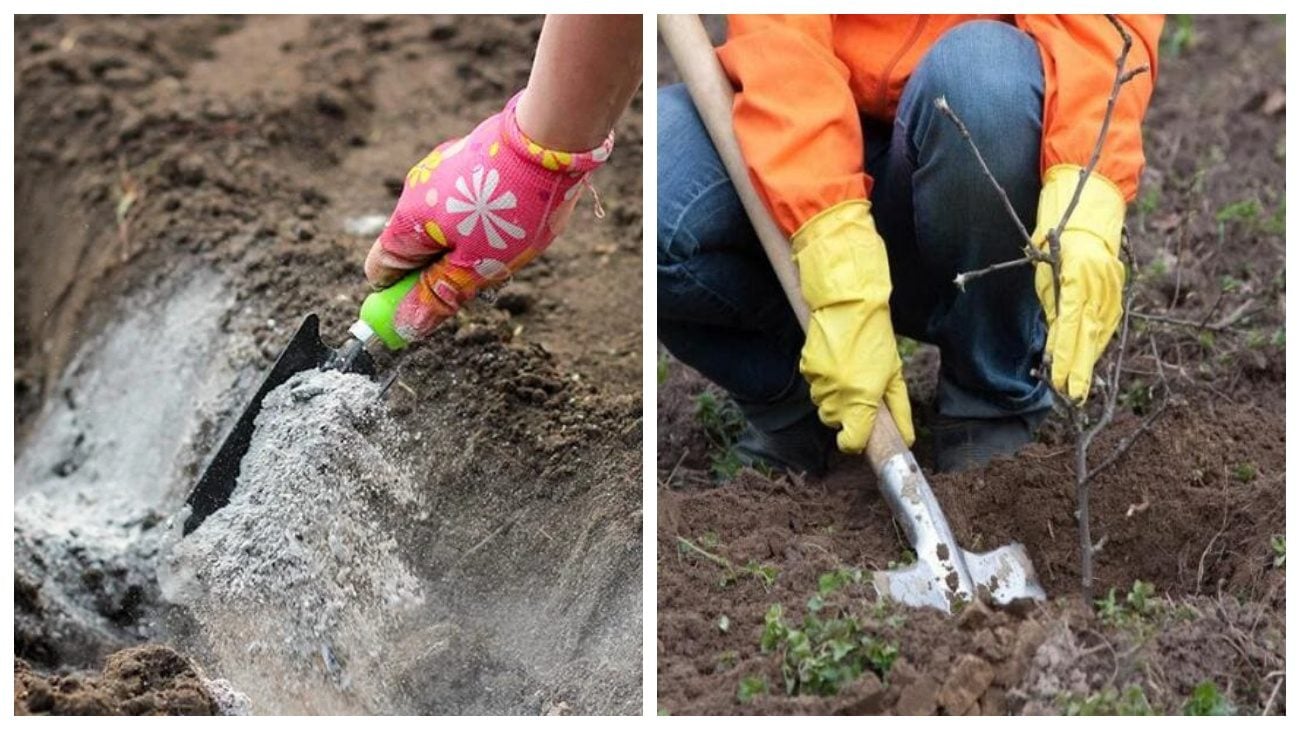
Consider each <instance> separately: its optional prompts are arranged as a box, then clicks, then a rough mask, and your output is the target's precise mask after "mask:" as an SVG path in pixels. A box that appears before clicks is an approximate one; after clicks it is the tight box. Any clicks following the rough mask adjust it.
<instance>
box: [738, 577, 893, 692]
mask: <svg viewBox="0 0 1300 730" xmlns="http://www.w3.org/2000/svg"><path fill="white" fill-rule="evenodd" d="M863 580H864V574H863V572H862V571H861V570H858V569H854V568H841V569H839V570H835V571H832V572H830V573H824V574H823V575H821V576H820V577H819V578H818V580H817V593H815V594H814V595H813V596H812V597H811V598H809V599H808V605H807V611H806V612H805V613H804V617H803V621H802V622H801V623H798V624H791V623H788V622H787V621H786V619H785V611H784V609H783V608H782V607H781V604H779V603H774V604H772V606H771V607H770V608H769V609H768V611H767V615H766V616H765V617H764V621H763V636H762V638H761V640H760V643H759V647H760V648H761V649H762V651H763V653H764V654H770V653H773V652H778V651H779V652H781V676H782V678H783V679H784V680H785V691H786V694H789V695H798V694H815V695H823V696H824V695H833V694H835V693H837V692H839V689H840V687H841V686H842V685H843V684H844V683H846V682H851V681H853V680H855V679H857V678H858V677H860V676H862V674H863V673H864V672H868V671H870V672H873V673H875V674H876V675H878V676H881V677H884V676H885V675H887V674H888V673H889V670H890V669H891V668H892V667H893V665H894V662H895V661H896V660H897V659H898V647H897V646H895V645H893V644H892V643H889V642H887V641H885V640H883V639H881V638H879V637H876V636H874V635H873V634H872V633H871V632H869V631H868V630H866V629H865V628H864V627H863V626H862V624H861V622H860V621H859V619H858V618H857V617H856V616H854V615H853V614H852V612H851V611H850V610H849V609H848V607H847V606H845V605H843V604H841V603H840V602H839V601H838V600H837V599H838V598H839V597H840V593H841V592H842V591H843V589H845V588H847V587H849V586H854V585H861V584H862V583H863Z"/></svg>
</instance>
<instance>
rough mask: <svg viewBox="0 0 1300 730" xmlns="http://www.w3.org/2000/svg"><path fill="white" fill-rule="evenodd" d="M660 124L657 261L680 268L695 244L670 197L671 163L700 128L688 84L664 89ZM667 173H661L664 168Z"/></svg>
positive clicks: (659, 101)
mask: <svg viewBox="0 0 1300 730" xmlns="http://www.w3.org/2000/svg"><path fill="white" fill-rule="evenodd" d="M658 107H659V112H658V121H659V165H660V168H661V169H660V171H659V175H658V179H657V181H656V182H657V184H658V185H659V195H658V196H657V201H658V202H657V208H658V227H657V230H656V232H655V233H656V239H657V258H658V263H659V265H660V266H671V265H673V264H680V263H682V262H683V261H686V260H687V259H689V258H690V257H691V256H692V255H693V254H694V253H695V248H696V246H695V243H694V241H693V240H692V239H691V237H690V236H686V235H682V232H681V230H680V220H679V217H680V216H678V215H677V213H678V212H679V211H678V210H676V206H677V201H676V200H675V198H674V197H673V195H672V194H671V193H672V192H673V191H672V190H671V188H672V187H673V186H674V184H675V183H676V180H675V179H674V178H673V176H672V175H671V174H670V173H671V171H672V170H673V169H675V167H676V165H675V163H674V161H673V159H672V157H673V152H674V151H675V150H678V149H680V145H676V144H673V140H677V141H679V142H680V140H681V137H682V135H683V134H689V133H691V132H693V131H694V130H693V128H694V127H695V126H697V125H698V122H697V121H696V117H697V114H696V112H695V105H694V103H693V102H692V101H691V97H690V94H689V93H688V92H687V90H686V85H685V84H673V85H672V86H663V87H660V88H659V92H658ZM665 167H666V168H667V169H662V168H665Z"/></svg>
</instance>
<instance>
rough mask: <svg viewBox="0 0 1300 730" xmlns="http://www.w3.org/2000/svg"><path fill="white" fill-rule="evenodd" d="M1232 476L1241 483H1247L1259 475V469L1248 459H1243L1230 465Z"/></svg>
mask: <svg viewBox="0 0 1300 730" xmlns="http://www.w3.org/2000/svg"><path fill="white" fill-rule="evenodd" d="M1232 476H1233V478H1235V479H1236V480H1237V481H1239V482H1241V483H1242V484H1249V483H1251V482H1253V481H1255V477H1257V476H1259V470H1258V469H1256V468H1255V465H1254V464H1252V463H1250V462H1249V461H1243V462H1241V463H1240V464H1238V465H1236V466H1234V467H1232Z"/></svg>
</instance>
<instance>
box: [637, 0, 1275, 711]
mask: <svg viewBox="0 0 1300 730" xmlns="http://www.w3.org/2000/svg"><path fill="white" fill-rule="evenodd" d="M1193 28H1194V33H1195V35H1194V41H1193V43H1192V44H1190V45H1188V46H1186V47H1183V48H1181V49H1180V52H1179V53H1177V54H1172V53H1171V54H1166V56H1165V58H1164V59H1163V60H1162V63H1161V66H1160V77H1159V81H1158V84H1157V93H1156V97H1155V99H1154V101H1153V106H1152V109H1151V112H1150V114H1149V117H1148V123H1147V126H1146V149H1147V156H1148V170H1147V175H1146V179H1145V185H1144V191H1145V192H1144V195H1145V196H1147V197H1145V198H1143V199H1142V201H1143V202H1139V204H1137V205H1135V206H1134V209H1133V211H1132V212H1131V214H1130V221H1129V225H1130V230H1131V233H1132V245H1133V248H1134V253H1135V256H1136V258H1137V262H1138V271H1139V275H1138V280H1137V281H1138V287H1139V288H1138V297H1137V305H1136V308H1137V309H1139V310H1140V311H1144V312H1150V313H1153V314H1159V315H1161V316H1165V317H1171V318H1175V319H1179V320H1186V321H1189V322H1191V323H1193V325H1195V323H1199V322H1207V323H1210V324H1216V325H1223V326H1222V327H1219V328H1216V329H1215V331H1213V332H1207V331H1205V330H1201V329H1198V328H1197V327H1195V326H1186V325H1171V324H1158V323H1153V322H1147V321H1138V320H1135V324H1134V333H1135V336H1134V338H1133V341H1134V342H1135V343H1137V344H1135V346H1134V347H1133V348H1132V349H1131V351H1130V354H1129V357H1128V361H1127V364H1126V366H1125V371H1124V375H1123V379H1122V381H1121V382H1122V383H1123V384H1124V389H1123V392H1124V393H1125V397H1124V398H1123V399H1122V400H1121V406H1120V412H1119V414H1118V416H1117V418H1116V420H1115V422H1114V423H1113V424H1112V425H1111V426H1110V427H1109V428H1108V429H1107V431H1106V432H1105V433H1104V434H1103V435H1102V436H1101V437H1099V439H1098V441H1097V443H1096V444H1095V445H1094V446H1093V448H1092V452H1091V453H1092V458H1091V462H1092V463H1093V464H1097V463H1099V462H1100V461H1101V460H1102V459H1104V458H1105V457H1106V455H1108V454H1110V453H1111V452H1112V450H1113V449H1114V448H1115V445H1116V443H1117V442H1118V441H1119V440H1120V439H1123V438H1124V437H1126V436H1128V435H1129V434H1131V433H1133V432H1134V430H1135V429H1136V428H1137V427H1138V425H1139V424H1140V423H1141V422H1142V419H1143V418H1144V417H1145V416H1146V415H1147V414H1149V413H1151V412H1152V411H1154V410H1156V409H1157V408H1158V407H1159V405H1160V403H1161V402H1163V399H1164V398H1165V397H1166V396H1165V391H1164V386H1163V385H1162V381H1161V379H1160V377H1159V374H1160V373H1161V372H1163V373H1164V375H1165V377H1164V381H1163V382H1164V383H1165V384H1167V385H1168V388H1169V395H1168V403H1169V405H1168V406H1167V408H1166V409H1165V410H1164V411H1163V413H1162V415H1161V416H1160V417H1159V418H1158V420H1156V421H1155V424H1154V426H1153V427H1152V428H1151V430H1150V432H1149V433H1146V434H1144V435H1142V436H1140V437H1138V439H1137V440H1136V442H1135V445H1134V446H1133V447H1132V449H1131V450H1130V451H1128V452H1127V453H1126V454H1125V455H1124V456H1122V457H1121V458H1120V459H1119V460H1118V461H1117V462H1116V463H1115V464H1114V465H1113V466H1111V467H1110V468H1109V469H1108V470H1106V471H1105V472H1103V473H1102V474H1100V475H1099V476H1098V478H1097V481H1096V483H1095V484H1094V486H1093V488H1092V518H1091V525H1092V531H1093V539H1094V541H1104V542H1102V548H1101V551H1100V552H1099V553H1098V555H1097V558H1096V571H1097V587H1098V594H1099V595H1101V596H1105V595H1106V594H1107V592H1108V591H1110V590H1111V589H1112V588H1113V589H1115V591H1116V594H1117V597H1118V600H1119V602H1120V603H1121V604H1123V602H1124V597H1125V595H1126V594H1127V592H1128V591H1129V590H1130V588H1132V586H1133V584H1134V582H1135V581H1139V580H1140V581H1144V582H1146V583H1149V584H1151V585H1152V586H1154V589H1155V593H1156V596H1157V599H1156V603H1157V604H1158V606H1159V608H1157V609H1155V610H1153V611H1152V612H1151V613H1150V614H1149V615H1146V616H1145V617H1144V618H1143V619H1142V620H1141V621H1137V622H1131V623H1123V622H1114V621H1112V622H1104V621H1102V620H1101V619H1099V618H1098V616H1097V615H1095V613H1094V611H1093V610H1092V608H1093V607H1091V606H1086V605H1084V603H1083V602H1082V601H1081V600H1079V598H1078V586H1079V582H1080V572H1079V571H1080V566H1079V553H1078V544H1077V540H1078V538H1077V533H1076V528H1075V519H1074V514H1073V513H1074V508H1075V503H1074V487H1073V472H1074V453H1073V446H1072V443H1073V441H1072V436H1070V435H1069V434H1068V430H1067V429H1065V428H1064V426H1063V424H1061V423H1051V424H1049V427H1048V428H1047V429H1045V430H1044V432H1043V434H1042V435H1041V436H1040V443H1037V444H1035V445H1033V446H1032V447H1030V448H1028V449H1026V450H1025V451H1024V452H1022V453H1021V454H1019V455H1017V457H1015V458H1014V459H1005V460H999V461H996V462H994V463H993V464H990V465H989V466H988V467H986V468H983V469H977V470H972V471H969V472H966V473H962V474H956V475H939V476H932V477H931V484H932V486H933V487H934V489H935V491H936V493H937V495H938V497H939V499H940V502H941V503H942V504H943V505H944V508H945V512H946V514H947V516H948V518H949V520H950V522H951V523H952V525H953V528H954V530H955V532H956V533H957V537H958V538H959V540H960V541H961V543H962V545H963V546H964V547H966V548H967V549H974V550H985V549H990V548H994V547H997V546H999V545H1002V544H1005V543H1008V542H1011V541H1020V542H1022V543H1024V544H1025V545H1026V547H1027V549H1028V551H1029V554H1030V555H1031V557H1032V558H1033V560H1034V563H1035V566H1036V568H1037V570H1038V573H1039V576H1040V578H1041V579H1042V581H1043V583H1044V585H1045V587H1046V589H1047V591H1048V594H1049V597H1051V598H1052V600H1051V601H1050V602H1049V603H1047V604H1044V605H1042V606H1040V607H1034V608H1022V609H1021V610H1019V611H1016V612H994V613H992V614H991V615H989V614H988V613H987V612H986V611H984V610H982V609H978V608H976V609H970V610H971V611H972V612H973V613H971V614H968V615H963V616H959V617H957V618H948V617H944V616H940V615H938V614H936V613H932V612H923V611H912V610H904V609H889V610H887V611H885V612H884V615H883V616H882V612H881V611H880V610H879V609H877V608H876V607H875V605H874V603H873V602H872V601H871V600H868V597H863V598H862V600H861V603H860V605H859V606H858V609H857V612H856V614H855V615H857V616H858V617H859V618H860V619H861V620H862V621H863V622H864V625H865V626H866V628H867V629H868V630H869V631H871V632H872V633H874V634H876V635H878V636H880V637H883V638H886V639H888V640H890V641H892V642H893V643H895V644H896V645H897V647H898V648H899V651H900V654H901V659H900V660H899V662H898V663H897V664H895V666H894V668H893V669H892V671H891V672H889V673H887V674H886V675H885V676H884V678H883V682H882V681H881V679H880V678H877V677H876V676H875V675H868V676H866V677H865V678H862V679H859V680H857V681H855V682H851V683H848V684H847V685H845V686H843V687H842V688H841V690H840V692H839V693H838V694H836V695H834V696H831V697H810V696H793V697H791V696H787V695H786V693H785V691H784V687H783V683H782V675H781V671H780V666H781V658H780V656H779V652H774V653H771V654H765V653H763V652H762V651H761V650H760V647H759V638H760V636H761V634H762V632H763V626H764V615H765V614H766V613H767V611H768V609H769V607H770V606H771V605H773V604H777V603H779V604H781V605H782V606H783V608H784V610H785V613H786V616H787V617H788V619H789V620H793V621H798V620H799V619H801V618H802V616H803V615H804V613H805V608H804V605H805V603H806V602H807V601H808V599H809V598H810V597H811V596H813V595H814V593H815V592H816V591H817V580H818V577H819V576H820V575H821V574H823V573H825V572H828V571H831V570H834V569H836V568H840V567H846V566H847V567H858V568H863V569H883V568H887V567H888V566H889V564H890V563H891V562H892V561H900V560H904V559H906V556H905V550H906V549H907V545H906V543H905V540H904V538H903V536H902V535H901V533H900V531H899V530H898V529H897V528H896V527H895V526H894V525H893V523H892V520H891V518H890V516H889V512H888V509H887V507H886V505H885V504H884V503H883V501H882V500H881V498H880V497H879V495H878V493H877V492H876V491H875V488H874V478H873V477H872V476H871V474H870V470H869V469H868V468H867V467H866V466H865V465H863V464H861V463H860V462H857V461H855V460H850V459H841V460H840V462H839V464H838V466H837V467H836V468H835V469H834V470H833V471H832V473H831V474H830V475H829V476H828V477H826V478H825V479H822V480H804V479H800V478H798V477H779V478H776V479H770V478H765V477H763V476H762V475H759V474H757V473H754V472H750V471H745V472H741V474H740V475H739V476H738V477H737V478H735V479H734V480H731V481H730V482H727V483H724V484H720V485H715V484H711V483H710V481H711V480H710V477H709V465H710V454H711V451H712V450H713V449H714V448H715V447H714V446H713V445H712V444H711V443H710V441H709V440H708V438H706V436H705V434H704V431H703V429H702V427H701V426H700V425H699V423H698V422H697V421H696V419H695V416H694V406H695V397H696V396H697V394H699V393H700V392H701V391H703V390H704V389H706V388H711V387H712V386H709V385H708V384H707V383H705V382H704V381H703V379H701V378H700V377H699V376H698V375H697V374H695V373H693V372H691V371H689V370H688V369H687V368H685V367H684V366H683V365H681V364H680V363H677V362H675V361H671V360H669V361H668V362H667V370H668V376H667V379H666V381H665V382H664V383H663V384H661V386H660V389H659V399H658V400H659V424H660V428H659V449H660V451H659V457H658V471H659V479H660V488H659V536H658V554H659V557H658V564H659V594H658V602H659V629H658V636H659V657H658V669H659V690H658V691H659V697H658V701H659V705H660V708H661V710H662V711H664V712H670V713H672V714H698V713H707V714H717V713H721V714H726V713H737V712H740V713H762V714H769V713H854V714H862V713H866V714H877V713H894V714H934V713H942V714H962V713H968V712H978V713H984V714H1006V713H1042V712H1049V713H1059V712H1062V711H1064V710H1066V709H1067V707H1068V706H1069V703H1070V701H1071V700H1080V701H1081V700H1083V699H1086V698H1088V697H1097V696H1100V695H1101V694H1102V693H1103V692H1105V691H1106V690H1107V689H1114V690H1116V691H1120V692H1122V691H1124V690H1125V689H1126V688H1128V687H1130V686H1137V687H1140V688H1141V689H1142V691H1143V692H1144V694H1145V696H1146V698H1147V699H1148V701H1149V702H1150V705H1151V708H1152V709H1153V710H1154V711H1156V712H1172V713H1179V712H1181V711H1182V708H1183V705H1184V703H1185V702H1187V700H1188V698H1189V697H1190V696H1191V693H1192V691H1193V689H1194V688H1195V687H1196V685H1197V684H1199V683H1201V682H1204V681H1210V682H1214V683H1215V684H1216V686H1217V688H1218V689H1219V690H1220V691H1221V692H1222V693H1223V694H1224V696H1225V697H1227V698H1228V699H1229V701H1231V702H1232V703H1233V704H1234V706H1235V708H1236V710H1237V711H1239V712H1241V713H1242V714H1250V713H1254V714H1259V713H1261V712H1264V711H1267V712H1269V713H1276V714H1281V713H1284V712H1285V685H1284V683H1283V676H1284V674H1283V672H1284V669H1285V649H1284V644H1285V641H1284V637H1285V619H1284V615H1285V589H1286V578H1285V569H1284V568H1279V567H1275V566H1274V559H1275V553H1274V550H1273V547H1272V545H1271V540H1272V538H1273V537H1274V536H1280V535H1283V534H1284V533H1285V519H1286V515H1285V496H1284V495H1285V475H1286V456H1285V431H1286V420H1285V414H1284V413H1283V409H1282V408H1281V404H1282V402H1283V400H1284V393H1285V363H1284V354H1285V353H1284V349H1285V344H1284V343H1285V340H1284V334H1281V333H1282V332H1284V322H1285V317H1284V299H1285V294H1284V290H1285V279H1284V273H1283V272H1284V270H1285V256H1284V250H1283V242H1284V232H1283V231H1282V230H1281V228H1280V225H1281V224H1280V223H1277V222H1274V223H1270V222H1268V219H1269V218H1270V217H1271V216H1274V215H1276V214H1278V211H1279V210H1284V208H1282V207H1281V206H1282V205H1283V202H1282V201H1283V193H1284V172H1283V168H1284V165H1283V162H1284V158H1283V154H1282V145H1283V142H1282V140H1283V129H1284V126H1285V105H1284V102H1283V101H1281V100H1280V97H1278V94H1280V93H1282V90H1283V89H1284V88H1285V78H1284V71H1283V65H1284V64H1283V61H1284V53H1283V49H1284V28H1283V26H1282V25H1281V24H1280V23H1278V22H1277V21H1275V20H1273V19H1264V18H1241V17H1235V18H1226V17H1197V18H1195V20H1194V22H1193ZM662 58H663V56H662V55H661V60H662ZM660 80H661V82H669V81H673V80H675V78H674V74H673V73H672V72H671V69H670V70H669V71H668V72H667V73H665V72H663V71H662V70H661V74H660ZM1153 190H1156V191H1158V192H1151V191H1153ZM1240 201H1257V203H1258V206H1257V208H1256V210H1257V212H1256V213H1255V214H1246V215H1245V216H1238V215H1233V214H1231V213H1225V212H1224V211H1225V209H1227V208H1229V206H1230V205H1231V204H1234V203H1239V202H1240ZM1279 220H1280V218H1279ZM1157 360H1159V362H1157ZM934 367H935V360H934V353H933V350H932V349H923V350H922V353H921V356H920V357H915V358H914V359H913V360H912V361H911V362H909V363H908V370H909V373H908V375H909V383H912V382H916V381H918V380H922V381H924V380H925V379H926V378H928V377H933V371H934ZM911 392H912V395H913V399H914V400H917V399H919V398H923V397H924V396H923V395H922V394H923V393H924V392H925V389H924V388H915V387H913V388H911ZM926 405H928V404H926V403H924V402H917V403H915V404H914V408H913V410H914V412H916V413H923V412H924V407H925V406H926ZM920 425H921V426H922V427H924V423H923V421H922V423H921V424H920ZM922 431H923V432H924V428H922ZM925 452H926V445H925V443H924V438H923V442H922V443H921V444H920V445H919V446H918V453H919V454H921V455H922V459H923V463H924V454H925ZM681 538H685V539H686V540H689V541H691V542H692V543H693V544H696V545H700V544H707V545H709V546H711V547H710V549H711V552H713V553H715V554H717V555H720V556H722V557H724V558H726V559H727V560H729V561H730V562H731V564H733V565H735V566H743V565H745V564H747V563H748V562H749V561H756V562H757V563H758V564H761V565H767V566H771V567H773V568H776V569H777V571H778V574H777V575H778V577H777V579H776V581H775V583H774V584H773V585H772V586H770V587H765V586H764V585H763V584H762V582H761V581H760V580H758V579H755V578H751V577H747V576H742V577H741V579H740V580H738V581H727V583H728V585H726V586H724V585H722V580H721V579H722V578H723V577H724V575H725V571H724V569H723V568H720V567H719V566H718V565H716V564H714V563H713V562H710V561H708V560H705V559H701V558H700V557H699V556H698V553H697V552H695V551H693V550H691V549H690V548H688V547H684V546H683V544H682V543H681V542H680V539H681ZM722 616H726V617H727V622H726V623H727V626H728V628H727V630H726V631H725V632H724V631H722V630H721V629H720V628H719V619H720V618H721V617H722ZM891 616H892V617H893V618H890V617H891ZM900 621H901V626H899V625H896V624H898V623H899V622H900ZM746 678H762V679H764V680H766V682H767V686H768V687H769V692H768V693H766V694H761V695H759V696H757V697H755V698H753V699H751V700H750V701H749V702H742V701H741V700H740V699H738V690H739V687H740V684H741V682H742V680H745V679H746ZM1279 688H1280V689H1279Z"/></svg>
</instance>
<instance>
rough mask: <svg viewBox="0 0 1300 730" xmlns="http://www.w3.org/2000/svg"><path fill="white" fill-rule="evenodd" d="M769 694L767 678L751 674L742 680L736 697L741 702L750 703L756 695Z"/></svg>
mask: <svg viewBox="0 0 1300 730" xmlns="http://www.w3.org/2000/svg"><path fill="white" fill-rule="evenodd" d="M765 694H767V678H766V677H759V676H756V675H752V674H751V675H750V676H748V677H745V678H744V679H742V680H740V688H739V689H737V690H736V699H738V700H740V702H741V704H749V703H750V701H752V700H753V699H754V698H755V697H758V696H759V695H765Z"/></svg>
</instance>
